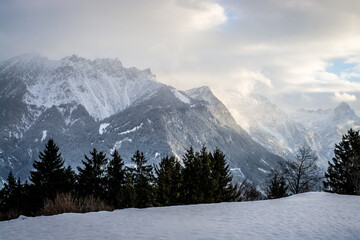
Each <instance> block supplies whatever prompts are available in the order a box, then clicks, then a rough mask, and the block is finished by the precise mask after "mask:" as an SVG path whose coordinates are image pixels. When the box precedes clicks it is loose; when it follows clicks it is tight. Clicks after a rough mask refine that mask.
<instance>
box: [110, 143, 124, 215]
mask: <svg viewBox="0 0 360 240" xmlns="http://www.w3.org/2000/svg"><path fill="white" fill-rule="evenodd" d="M111 157H112V159H111V160H110V162H109V166H108V168H107V196H108V199H107V200H108V201H109V202H110V204H112V206H113V207H115V208H117V209H119V208H124V207H125V206H126V204H125V203H124V195H125V192H124V191H125V180H126V179H125V177H126V176H125V167H124V161H123V159H122V158H121V156H120V155H119V152H118V151H117V150H115V151H114V152H113V153H112V154H111Z"/></svg>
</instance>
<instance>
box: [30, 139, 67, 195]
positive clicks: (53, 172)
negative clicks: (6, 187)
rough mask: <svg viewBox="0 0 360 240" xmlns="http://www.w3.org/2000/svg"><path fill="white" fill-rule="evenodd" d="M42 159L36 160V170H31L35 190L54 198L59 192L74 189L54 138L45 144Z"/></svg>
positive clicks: (40, 155) (40, 157) (34, 165)
mask: <svg viewBox="0 0 360 240" xmlns="http://www.w3.org/2000/svg"><path fill="white" fill-rule="evenodd" d="M39 159H40V161H34V164H33V167H34V168H35V170H34V171H31V172H30V180H31V182H32V183H33V185H34V189H35V191H37V192H38V194H40V195H41V196H42V197H43V198H54V197H55V195H56V194H57V193H59V192H66V191H70V190H71V189H72V184H73V183H72V182H71V179H69V175H68V174H67V171H66V169H65V167H64V160H63V159H62V157H61V153H59V147H58V146H57V145H56V144H55V142H54V140H53V139H50V140H49V141H48V143H47V144H46V145H45V149H44V151H43V152H40V154H39Z"/></svg>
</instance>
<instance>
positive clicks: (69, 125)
mask: <svg viewBox="0 0 360 240" xmlns="http://www.w3.org/2000/svg"><path fill="white" fill-rule="evenodd" d="M0 81H1V83H3V84H4V86H5V88H4V89H6V91H4V92H2V95H1V99H0V100H1V101H0V102H1V104H2V105H3V106H4V108H2V109H1V115H2V116H6V118H3V120H1V121H2V122H1V126H2V128H1V134H2V136H4V138H3V139H1V140H0V149H1V153H0V164H1V166H2V168H1V169H2V170H1V171H2V172H1V176H2V177H3V178H5V177H6V176H7V174H8V171H9V170H13V171H14V174H15V175H16V176H20V177H21V178H22V179H24V178H25V177H27V174H28V171H29V170H30V169H31V166H32V162H33V160H34V159H37V155H38V153H39V151H42V150H43V148H44V144H45V143H46V141H47V140H48V139H49V138H54V140H55V142H56V143H57V144H58V145H59V147H60V150H61V152H62V153H63V156H64V158H65V159H66V163H67V164H69V165H72V166H77V165H79V164H80V163H81V160H82V159H83V154H86V153H88V152H89V151H90V150H91V149H92V148H93V147H96V148H97V149H99V150H103V151H105V152H106V153H107V154H110V153H111V152H112V151H113V150H114V149H118V150H119V152H120V154H121V155H122V157H123V158H124V159H125V161H126V162H127V163H129V161H130V157H131V156H132V155H133V153H134V152H135V151H136V150H141V151H143V152H144V153H145V156H146V157H147V158H148V159H149V160H150V162H152V163H156V162H157V161H158V160H159V159H160V158H161V157H163V156H165V155H167V154H174V155H175V156H177V157H178V158H179V159H180V158H181V156H182V155H183V153H184V151H185V150H186V149H188V148H189V147H190V146H193V147H194V148H195V149H200V147H201V146H202V145H203V144H206V145H207V146H208V148H209V149H210V150H213V149H215V147H219V148H221V149H222V150H223V151H224V152H225V153H226V155H227V160H228V162H229V164H230V166H231V167H232V168H234V169H235V170H234V173H236V174H238V175H240V177H247V178H249V179H250V180H252V181H253V182H255V183H257V184H260V183H263V181H264V180H265V178H266V175H267V173H268V172H269V171H270V169H271V168H272V167H276V165H277V162H278V161H282V159H281V158H280V157H278V156H276V155H274V154H272V153H270V152H268V151H267V150H265V149H264V148H263V147H262V146H261V145H259V144H258V143H256V142H255V141H253V140H252V139H251V137H250V136H249V135H248V134H247V133H246V132H245V131H244V130H243V129H242V128H241V127H239V126H238V125H237V124H236V122H235V120H234V119H233V118H232V116H231V114H230V113H229V111H228V110H227V109H226V107H225V106H224V105H223V104H222V103H221V102H220V101H219V100H218V99H217V98H216V97H215V96H214V95H213V94H212V92H211V91H210V89H208V88H199V89H192V90H189V91H187V92H182V91H178V90H176V89H174V88H172V87H170V86H166V85H163V84H160V83H157V82H156V81H155V78H154V75H152V74H151V73H150V71H140V70H137V69H135V68H130V69H127V68H123V67H122V66H121V63H120V62H119V61H118V60H109V59H100V60H94V61H90V60H86V59H83V58H80V57H77V56H71V57H67V58H64V59H62V60H61V61H50V60H47V59H46V58H43V57H41V56H36V55H35V56H33V55H30V56H29V55H25V56H20V57H16V58H13V59H10V60H7V61H5V62H2V63H0ZM14 83H16V84H14ZM14 106H16V107H17V108H16V109H14Z"/></svg>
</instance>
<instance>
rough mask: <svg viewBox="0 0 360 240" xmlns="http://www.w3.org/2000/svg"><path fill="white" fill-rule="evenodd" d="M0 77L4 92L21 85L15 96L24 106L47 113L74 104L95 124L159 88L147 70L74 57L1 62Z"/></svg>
mask: <svg viewBox="0 0 360 240" xmlns="http://www.w3.org/2000/svg"><path fill="white" fill-rule="evenodd" d="M0 73H1V81H2V82H3V83H4V89H6V90H7V92H9V93H14V92H15V91H14V90H12V88H14V87H17V86H18V85H19V83H21V84H22V85H24V86H23V87H22V91H16V92H18V93H21V94H23V95H22V96H17V98H19V99H22V101H23V102H24V103H26V104H30V105H35V106H37V107H38V108H45V109H47V108H50V107H52V106H53V105H55V106H59V105H61V104H74V103H77V104H81V105H83V106H84V107H85V108H86V110H87V111H88V112H89V113H90V114H91V115H92V116H93V117H94V118H95V119H97V120H101V119H104V118H106V117H109V116H111V115H112V114H115V113H117V112H119V111H122V110H123V109H125V108H126V107H128V106H130V104H132V103H133V102H135V101H136V100H138V99H139V98H141V97H142V96H143V95H147V94H150V93H151V92H152V91H154V90H155V89H157V88H158V87H159V86H161V85H162V84H160V83H158V82H156V80H155V75H153V74H152V73H151V71H150V70H149V69H146V70H139V69H137V68H135V67H132V68H124V67H123V65H122V63H121V62H120V61H119V60H118V59H108V58H104V59H95V60H89V59H86V58H83V57H80V56H77V55H71V56H68V57H65V58H63V59H61V60H59V61H56V60H49V59H47V58H46V57H42V56H41V55H39V54H25V55H20V56H18V57H15V58H12V59H9V60H7V61H4V62H2V64H1V65H0ZM15 82H17V84H14V83H15ZM23 89H25V90H24V91H23Z"/></svg>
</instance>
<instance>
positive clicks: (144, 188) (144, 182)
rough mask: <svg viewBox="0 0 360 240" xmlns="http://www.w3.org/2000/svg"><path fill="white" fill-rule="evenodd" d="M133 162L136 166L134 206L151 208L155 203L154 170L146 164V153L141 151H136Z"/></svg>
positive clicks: (133, 169)
mask: <svg viewBox="0 0 360 240" xmlns="http://www.w3.org/2000/svg"><path fill="white" fill-rule="evenodd" d="M131 161H132V162H133V163H135V165H136V166H135V167H134V168H132V180H133V188H134V205H135V207H139V208H143V207H150V206H152V205H153V203H154V188H153V181H154V175H153V173H152V171H153V168H152V166H151V165H147V164H146V163H147V160H146V158H145V156H144V153H142V152H141V153H140V152H139V151H136V153H135V154H134V155H133V157H132V158H131Z"/></svg>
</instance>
